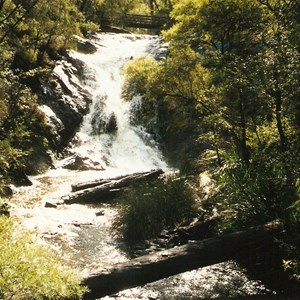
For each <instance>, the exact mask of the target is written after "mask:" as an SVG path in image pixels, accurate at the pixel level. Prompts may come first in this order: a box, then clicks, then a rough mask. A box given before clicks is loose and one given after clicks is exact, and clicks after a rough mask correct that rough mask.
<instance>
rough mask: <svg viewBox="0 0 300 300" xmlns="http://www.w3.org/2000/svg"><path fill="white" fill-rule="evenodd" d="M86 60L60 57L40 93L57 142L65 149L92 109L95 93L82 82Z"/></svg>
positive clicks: (54, 141)
mask: <svg viewBox="0 0 300 300" xmlns="http://www.w3.org/2000/svg"><path fill="white" fill-rule="evenodd" d="M83 70H84V63H83V62H82V61H80V60H77V59H74V58H71V57H68V59H67V60H63V61H58V62H57V64H56V67H55V68H54V70H53V72H52V76H51V78H50V79H49V80H48V81H47V82H46V83H44V84H43V86H42V91H41V92H40V93H39V102H40V109H41V110H42V111H43V112H44V114H45V115H46V120H47V123H48V124H49V126H50V127H51V129H52V139H53V141H52V142H53V144H54V145H55V146H56V147H57V148H58V149H62V148H63V147H65V146H66V145H67V144H68V143H69V141H70V140H71V139H72V138H73V137H74V135H75V133H76V131H77V130H78V128H79V126H80V124H81V123H82V120H83V117H84V115H85V114H86V113H87V112H88V110H89V105H90V103H91V95H90V94H89V93H88V91H87V90H85V89H84V87H83V85H82V84H81V79H82V77H83Z"/></svg>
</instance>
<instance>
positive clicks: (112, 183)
mask: <svg viewBox="0 0 300 300" xmlns="http://www.w3.org/2000/svg"><path fill="white" fill-rule="evenodd" d="M163 173H164V172H163V171H162V170H161V169H158V170H152V171H149V172H142V173H134V174H130V175H126V176H121V177H116V178H112V179H103V180H98V181H94V182H88V183H81V184H77V185H76V186H75V185H73V187H72V190H75V192H74V193H72V194H71V195H68V196H64V197H62V199H63V201H64V203H66V204H72V203H82V202H89V201H90V202H95V201H106V200H107V199H110V198H111V197H112V196H114V195H116V194H118V193H119V192H120V191H122V189H123V188H124V187H127V186H129V185H131V184H133V183H138V182H141V181H143V180H151V179H155V178H158V177H159V176H160V175H161V174H163Z"/></svg>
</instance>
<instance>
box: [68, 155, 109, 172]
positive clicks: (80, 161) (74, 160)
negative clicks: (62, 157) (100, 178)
mask: <svg viewBox="0 0 300 300" xmlns="http://www.w3.org/2000/svg"><path fill="white" fill-rule="evenodd" d="M63 168H64V169H68V170H79V171H86V170H98V171H101V170H104V169H103V167H102V166H101V165H100V163H99V162H94V161H92V160H91V159H89V158H88V157H82V156H80V155H78V154H75V155H73V156H72V157H70V159H69V160H68V161H67V162H66V164H65V165H63Z"/></svg>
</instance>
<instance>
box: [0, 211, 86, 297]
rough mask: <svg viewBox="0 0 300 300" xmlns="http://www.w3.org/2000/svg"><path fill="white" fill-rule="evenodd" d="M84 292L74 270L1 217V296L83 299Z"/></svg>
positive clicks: (12, 223) (10, 221)
mask: <svg viewBox="0 0 300 300" xmlns="http://www.w3.org/2000/svg"><path fill="white" fill-rule="evenodd" d="M84 292H85V288H84V287H82V286H80V278H79V277H78V276H77V275H76V274H75V273H74V271H72V270H70V269H68V268H67V267H65V266H63V265H62V264H61V263H60V262H59V261H58V258H57V257H56V256H55V255H54V254H53V253H51V252H50V251H48V250H46V249H45V248H43V247H41V246H39V245H37V243H36V242H34V241H33V239H32V237H31V236H30V235H29V233H24V231H23V230H21V229H20V228H18V227H17V224H16V223H15V222H13V221H12V220H11V219H10V218H7V217H4V216H0V298H1V299H4V300H5V299H67V298H68V299H70V298H72V299H80V298H81V296H82V295H83V293H84Z"/></svg>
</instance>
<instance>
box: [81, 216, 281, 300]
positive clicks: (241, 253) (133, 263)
mask: <svg viewBox="0 0 300 300" xmlns="http://www.w3.org/2000/svg"><path fill="white" fill-rule="evenodd" d="M280 230H282V225H281V223H280V222H279V221H274V222H271V223H268V224H266V225H263V226H257V227H253V228H250V229H248V230H244V231H239V232H234V233H230V234H226V235H222V236H218V237H214V238H209V239H205V240H202V241H196V242H190V243H188V244H186V245H183V246H179V247H176V248H172V249H169V250H164V251H159V252H157V253H154V254H149V255H145V256H141V257H138V258H135V259H132V260H130V261H128V262H125V263H120V264H116V265H115V266H113V267H112V268H110V269H107V270H105V271H102V272H100V273H98V274H93V275H91V276H90V277H88V278H86V279H85V280H84V281H83V285H85V286H87V287H88V289H89V290H90V292H89V293H88V294H86V295H85V299H97V298H99V297H104V296H106V295H111V294H114V293H116V292H119V291H122V290H124V289H128V288H132V287H136V286H140V285H143V284H146V283H149V282H153V281H157V280H159V279H163V278H166V277H169V276H172V275H176V274H179V273H182V272H186V271H190V270H193V269H197V268H200V267H205V266H209V265H213V264H216V263H220V262H224V261H227V260H232V259H238V258H243V257H248V256H250V255H255V251H256V248H257V247H259V246H260V245H264V246H265V247H266V249H267V250H268V255H272V249H273V248H272V246H273V237H274V234H275V232H278V231H280Z"/></svg>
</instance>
